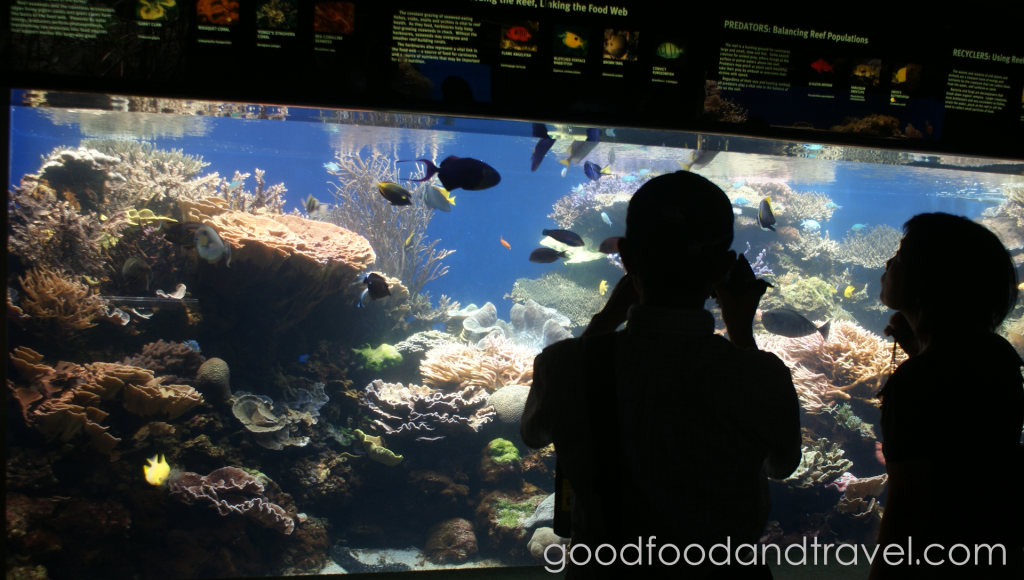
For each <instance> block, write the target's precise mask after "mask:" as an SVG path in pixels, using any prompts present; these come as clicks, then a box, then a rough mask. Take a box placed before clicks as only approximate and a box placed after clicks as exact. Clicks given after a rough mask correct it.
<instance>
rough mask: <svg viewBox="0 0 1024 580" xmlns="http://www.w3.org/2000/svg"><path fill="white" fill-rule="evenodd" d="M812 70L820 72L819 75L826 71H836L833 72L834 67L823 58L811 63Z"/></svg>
mask: <svg viewBox="0 0 1024 580" xmlns="http://www.w3.org/2000/svg"><path fill="white" fill-rule="evenodd" d="M811 68H813V69H814V70H816V71H818V74H822V73H824V72H826V71H827V72H835V71H833V70H832V65H831V64H830V63H829V62H828V61H827V60H825V59H823V58H819V59H818V60H816V61H814V62H812V63H811Z"/></svg>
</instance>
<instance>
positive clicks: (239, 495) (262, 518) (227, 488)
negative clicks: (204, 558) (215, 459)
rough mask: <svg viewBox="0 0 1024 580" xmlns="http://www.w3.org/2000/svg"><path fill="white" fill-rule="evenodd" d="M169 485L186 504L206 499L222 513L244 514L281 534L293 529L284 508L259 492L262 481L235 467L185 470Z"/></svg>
mask: <svg viewBox="0 0 1024 580" xmlns="http://www.w3.org/2000/svg"><path fill="white" fill-rule="evenodd" d="M169 485H170V490H171V493H170V497H172V498H174V499H176V500H178V501H181V502H184V503H186V504H188V505H194V504H195V503H196V502H198V501H203V502H209V503H211V504H212V505H211V506H210V507H214V508H216V509H217V513H219V514H220V515H222V516H226V515H228V514H232V513H234V514H241V515H247V516H249V517H251V518H253V519H254V520H256V521H258V522H260V523H261V524H263V525H264V526H266V527H268V528H273V529H275V530H277V531H279V532H281V533H282V534H291V533H292V532H293V531H294V530H295V520H293V519H292V518H291V516H289V515H288V512H286V511H285V510H284V508H282V507H281V506H279V505H277V504H275V503H272V502H271V501H270V500H269V499H267V498H266V496H264V495H263V484H262V483H260V482H259V481H258V480H257V479H256V478H255V477H253V476H251V475H249V474H248V473H246V472H244V471H242V470H241V469H238V468H237V467H222V468H220V469H216V470H214V471H213V472H211V473H210V475H199V474H198V473H192V472H191V471H188V472H185V473H182V474H181V475H180V476H179V477H178V478H177V479H176V480H174V481H172V482H170V484H169Z"/></svg>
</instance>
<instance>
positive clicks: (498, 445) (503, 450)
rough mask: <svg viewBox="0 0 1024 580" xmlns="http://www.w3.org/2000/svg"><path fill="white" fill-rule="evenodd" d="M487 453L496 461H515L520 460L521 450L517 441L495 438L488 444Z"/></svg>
mask: <svg viewBox="0 0 1024 580" xmlns="http://www.w3.org/2000/svg"><path fill="white" fill-rule="evenodd" d="M487 454H488V455H490V456H491V460H493V461H494V462H495V463H513V462H516V461H519V450H518V449H516V446H515V443H512V442H511V441H509V440H508V439H500V438H499V439H495V440H494V441H491V442H490V443H488V444H487Z"/></svg>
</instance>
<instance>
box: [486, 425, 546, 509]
mask: <svg viewBox="0 0 1024 580" xmlns="http://www.w3.org/2000/svg"><path fill="white" fill-rule="evenodd" d="M498 441H504V439H499V440H498ZM535 509H536V507H535V506H533V505H531V504H529V503H515V502H511V501H508V500H507V499H499V500H498V501H496V502H494V514H495V515H496V516H498V525H500V526H501V527H503V528H518V527H519V525H520V522H522V521H523V519H524V518H528V517H530V516H531V515H532V514H533V512H534V510H535Z"/></svg>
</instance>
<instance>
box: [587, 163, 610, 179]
mask: <svg viewBox="0 0 1024 580" xmlns="http://www.w3.org/2000/svg"><path fill="white" fill-rule="evenodd" d="M583 173H586V174H587V177H589V178H590V180H591V181H597V180H598V179H601V178H602V177H604V176H605V175H608V174H609V173H611V170H610V169H608V167H605V168H604V169H601V166H599V165H598V164H597V163H594V162H592V161H587V162H586V163H584V164H583Z"/></svg>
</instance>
